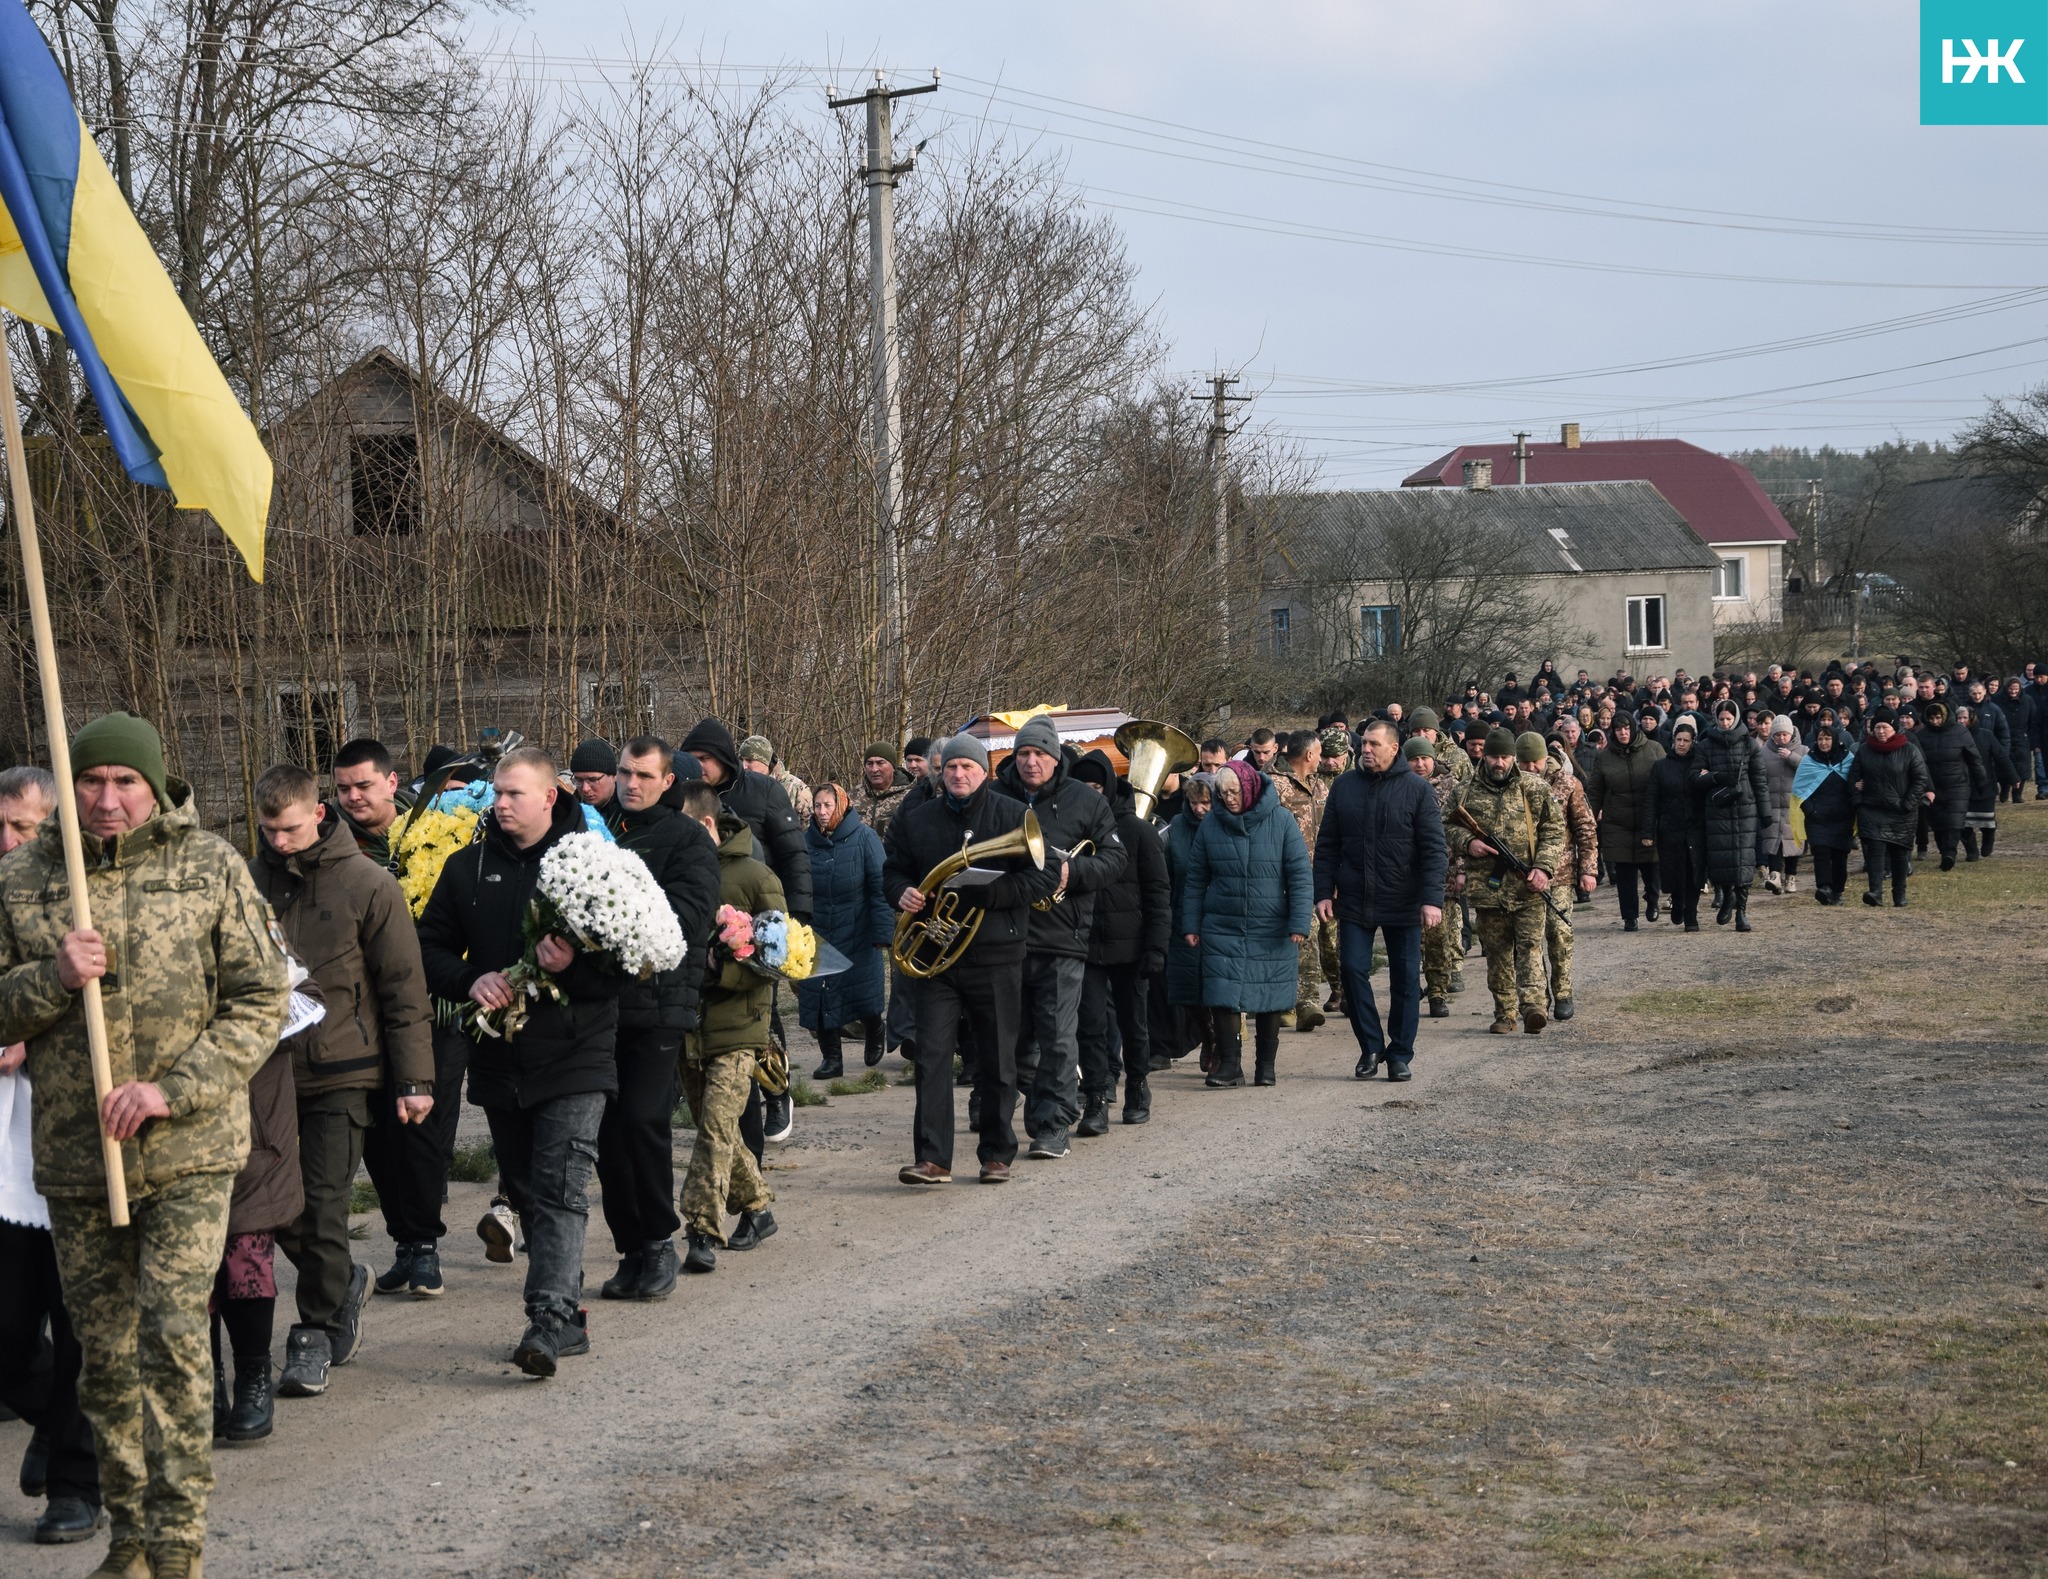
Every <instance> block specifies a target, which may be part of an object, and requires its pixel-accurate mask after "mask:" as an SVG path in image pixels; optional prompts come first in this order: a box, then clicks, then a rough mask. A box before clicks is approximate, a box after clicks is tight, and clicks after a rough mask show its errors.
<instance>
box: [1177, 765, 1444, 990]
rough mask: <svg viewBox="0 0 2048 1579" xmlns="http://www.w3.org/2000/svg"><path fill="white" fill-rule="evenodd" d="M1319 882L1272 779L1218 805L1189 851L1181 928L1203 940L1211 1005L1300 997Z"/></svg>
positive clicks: (1205, 981)
mask: <svg viewBox="0 0 2048 1579" xmlns="http://www.w3.org/2000/svg"><path fill="white" fill-rule="evenodd" d="M1416 782H1417V783H1418V784H1420V783H1421V780H1419V779H1418V780H1416ZM1425 792H1426V787H1425ZM1435 811H1436V807H1435V798H1434V797H1431V806H1430V813H1431V815H1432V816H1434V815H1435ZM1437 889H1438V892H1442V889H1443V874H1442V873H1441V872H1439V873H1438V874H1437ZM1309 892H1310V883H1309V869H1308V847H1307V846H1306V845H1304V844H1303V843H1302V842H1301V829H1300V828H1299V827H1297V826H1296V825H1295V821H1294V817H1293V814H1292V813H1290V812H1289V811H1288V810H1287V808H1286V807H1285V806H1282V805H1281V804H1280V795H1279V792H1278V791H1276V790H1275V789H1274V788H1273V784H1272V781H1271V780H1270V779H1269V780H1267V782H1266V787H1265V789H1264V791H1263V792H1262V793H1261V794H1260V796H1259V798H1258V799H1257V800H1256V801H1254V802H1253V803H1252V807H1251V809H1250V810H1249V811H1246V812H1243V813H1238V812H1234V811H1231V810H1230V809H1229V808H1227V807H1226V806H1224V805H1223V803H1222V802H1221V801H1218V802H1217V803H1216V804H1215V805H1214V806H1213V807H1212V808H1211V810H1210V812H1209V815H1208V816H1206V817H1204V818H1203V819H1202V826H1201V829H1200V831H1199V832H1198V833H1197V834H1196V835H1195V841H1194V848H1193V849H1192V850H1191V851H1189V854H1188V872H1187V886H1186V888H1185V890H1184V892H1183V894H1182V897H1181V930H1182V931H1183V932H1192V933H1193V934H1194V935H1195V936H1197V937H1199V938H1200V939H1201V940H1202V1002H1203V1003H1204V1004H1205V1005H1206V1006H1207V1007H1209V1008H1212V1009H1236V1010H1238V1011H1239V1012H1240V1013H1243V1014H1275V1013H1284V1012H1286V1011H1287V1010H1289V1009H1292V1008H1293V1007H1294V1006H1295V1003H1296V1002H1297V1000H1298V998H1299V977H1300V969H1301V955H1300V953H1299V951H1298V950H1297V949H1296V947H1295V944H1294V941H1293V938H1294V935H1295V934H1299V935H1301V936H1303V937H1306V936H1308V934H1309V931H1310V927H1311V924H1312V923H1313V921H1314V918H1315V911H1314V906H1313V905H1312V904H1311V902H1310V899H1309Z"/></svg>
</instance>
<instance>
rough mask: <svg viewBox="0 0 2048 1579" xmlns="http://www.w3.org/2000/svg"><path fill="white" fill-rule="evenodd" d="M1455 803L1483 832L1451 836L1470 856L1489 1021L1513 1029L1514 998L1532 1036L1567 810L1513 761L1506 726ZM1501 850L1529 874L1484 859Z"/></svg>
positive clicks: (1540, 1019)
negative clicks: (1490, 997)
mask: <svg viewBox="0 0 2048 1579" xmlns="http://www.w3.org/2000/svg"><path fill="white" fill-rule="evenodd" d="M1460 809H1462V810H1464V811H1466V812H1469V813H1470V814H1471V816H1472V818H1473V820H1474V821H1476V822H1477V823H1478V824H1479V826H1480V827H1481V828H1483V829H1485V830H1486V836H1485V838H1483V839H1481V838H1477V837H1474V836H1472V835H1471V834H1470V832H1469V830H1466V829H1463V828H1460V829H1458V830H1457V835H1456V836H1455V837H1454V838H1453V840H1452V841H1451V842H1452V843H1453V844H1456V845H1458V846H1459V848H1460V850H1461V851H1462V853H1463V854H1464V855H1465V856H1466V858H1467V859H1468V860H1469V861H1470V862H1471V863H1472V864H1471V865H1469V866H1467V867H1466V882H1465V893H1466V897H1467V898H1469V899H1470V900H1471V902H1472V912H1473V920H1474V922H1475V924H1476V925H1477V927H1478V930H1479V942H1480V945H1481V946H1482V947H1483V948H1484V949H1485V950H1486V985H1487V987H1488V988H1489V989H1490V990H1491V991H1492V993H1493V1025H1492V1026H1491V1029H1492V1030H1493V1031H1494V1032H1496V1033H1498V1034H1503V1035H1506V1034H1512V1033H1513V1031H1514V1029H1515V1011H1516V1009H1517V1007H1518V1006H1519V1008H1520V1010H1521V1018H1522V1029H1523V1030H1525V1031H1527V1032H1528V1033H1529V1034H1530V1035H1531V1036H1534V1035H1537V1034H1538V1033H1539V1032H1541V1031H1542V1029H1543V1027H1544V1026H1545V1025H1546V1024H1547V1023H1548V1016H1547V1015H1546V1014H1545V1013H1544V994H1545V985H1546V983H1545V976H1546V973H1545V970H1544V958H1543V915H1544V912H1545V911H1546V910H1548V909H1549V905H1548V904H1547V903H1546V902H1545V900H1544V895H1545V894H1546V893H1548V892H1549V890H1550V880H1551V875H1552V874H1553V873H1554V872H1556V870H1557V868H1558V865H1559V863H1560V862H1562V861H1563V859H1564V843H1565V839H1564V814H1563V813H1562V812H1561V811H1559V810H1558V806H1557V802H1556V801H1555V800H1553V799H1552V798H1551V795H1550V787H1549V786H1548V785H1547V784H1545V783H1544V782H1543V781H1542V780H1541V779H1539V778H1537V777H1536V776H1535V775H1534V774H1532V773H1524V772H1522V771H1521V769H1520V768H1519V767H1518V766H1517V764H1516V761H1515V737H1514V735H1513V733H1512V732H1511V731H1509V730H1506V729H1495V730H1493V731H1491V732H1490V733H1489V734H1488V735H1487V737H1486V746H1485V750H1484V751H1483V753H1482V754H1481V756H1480V761H1479V771H1478V772H1477V773H1475V774H1474V775H1473V776H1472V782H1471V783H1469V784H1465V785H1462V786H1460V788H1459V790H1458V795H1457V804H1456V806H1454V807H1453V809H1452V811H1453V815H1454V816H1455V815H1456V812H1457V811H1458V810H1460ZM1500 850H1506V851H1507V852H1508V853H1509V854H1511V855H1513V856H1515V857H1516V858H1518V859H1519V860H1521V861H1523V862H1525V863H1526V864H1527V865H1528V866H1529V868H1530V875H1529V877H1528V878H1527V879H1526V880H1525V879H1524V878H1523V877H1522V876H1521V875H1520V874H1519V873H1517V872H1515V871H1513V870H1512V869H1510V868H1509V867H1508V865H1507V863H1506V862H1504V861H1499V860H1491V861H1489V860H1488V859H1487V857H1489V856H1493V855H1496V854H1497V853H1498V852H1499V851H1500ZM1489 869H1490V870H1489Z"/></svg>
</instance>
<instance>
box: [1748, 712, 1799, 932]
mask: <svg viewBox="0 0 2048 1579" xmlns="http://www.w3.org/2000/svg"><path fill="white" fill-rule="evenodd" d="M1758 760H1760V761H1761V762H1762V763H1763V765H1764V816H1763V857H1764V887H1766V888H1768V889H1770V891H1771V892H1772V893H1774V894H1777V893H1784V894H1792V893H1797V892H1798V891H1799V856H1800V849H1801V846H1800V843H1799V841H1798V840H1797V839H1795V838H1794V837H1793V836H1792V781H1793V780H1794V779H1795V778H1797V777H1798V776H1799V764H1800V763H1802V762H1804V761H1805V760H1806V747H1804V746H1802V745H1801V744H1800V743H1799V726H1798V724H1797V723H1796V722H1794V720H1793V719H1792V717H1791V715H1790V714H1787V713H1780V714H1779V715H1778V716H1777V717H1776V718H1773V719H1772V720H1771V732H1770V736H1769V738H1768V739H1767V740H1765V742H1764V748H1763V750H1762V752H1760V753H1759V756H1758Z"/></svg>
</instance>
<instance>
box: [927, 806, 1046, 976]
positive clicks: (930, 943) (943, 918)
mask: <svg viewBox="0 0 2048 1579" xmlns="http://www.w3.org/2000/svg"><path fill="white" fill-rule="evenodd" d="M1012 855H1025V856H1029V857H1030V858H1031V864H1032V865H1033V866H1035V867H1037V868H1038V869H1039V870H1040V871H1044V870H1045V835H1044V834H1042V833H1040V832H1039V831H1038V818H1037V817H1036V816H1035V815H1034V814H1033V813H1032V812H1031V811H1030V810H1029V809H1028V808H1027V809H1026V810H1025V813H1024V821H1023V822H1022V823H1021V824H1019V825H1018V826H1017V827H1015V828H1012V829H1011V830H1010V831H1009V832H1008V833H1002V834H998V835H996V837H995V838H993V839H984V840H982V841H981V843H979V844H976V843H974V841H973V840H972V839H971V838H970V839H969V840H968V841H967V842H966V843H964V844H962V845H961V846H960V848H959V849H958V850H956V851H955V852H954V853H953V854H951V855H949V856H947V857H946V858H945V859H944V860H943V861H941V862H939V864H938V865H937V866H935V867H933V868H932V869H931V870H930V871H929V872H926V873H925V874H924V881H923V882H921V883H919V884H918V885H917V890H918V892H919V893H921V894H923V895H924V899H925V905H924V909H922V910H920V911H918V912H917V913H916V914H914V915H913V914H912V913H911V912H909V911H907V910H906V911H904V912H903V914H902V915H900V916H898V917H897V918H896V937H895V940H894V941H893V942H891V943H890V945H889V957H890V958H891V959H893V960H895V961H896V968H897V969H898V970H900V971H902V972H903V974H904V975H906V976H909V977H911V978H913V979H914V980H917V981H929V980H930V979H931V978H932V977H934V976H937V975H940V974H942V973H943V972H945V971H949V970H951V969H952V968H953V967H954V966H955V965H957V964H959V963H960V956H961V955H962V954H965V953H966V952H967V945H968V944H970V943H972V942H973V941H974V934H975V933H977V932H979V931H980V930H981V918H982V917H983V916H984V915H986V914H987V913H988V912H987V911H986V910H984V909H983V908H982V907H981V906H980V905H977V904H975V903H973V902H972V901H971V900H970V899H969V898H968V897H967V896H966V895H965V894H963V893H962V892H961V891H960V890H959V889H957V888H948V887H947V886H946V884H947V883H949V882H951V881H952V880H953V879H954V878H955V877H958V876H959V875H960V874H961V873H962V872H964V871H966V870H967V868H968V867H970V866H972V865H973V864H974V863H975V862H976V861H990V860H1001V859H1003V858H1004V857H1006V856H1012Z"/></svg>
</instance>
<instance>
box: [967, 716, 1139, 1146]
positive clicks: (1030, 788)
mask: <svg viewBox="0 0 2048 1579" xmlns="http://www.w3.org/2000/svg"><path fill="white" fill-rule="evenodd" d="M1076 760H1078V759H1077V758H1075V757H1074V755H1073V752H1072V751H1071V750H1070V749H1069V748H1067V747H1065V746H1062V745H1061V744H1060V737H1059V731H1058V730H1056V729H1055V728H1054V727H1053V724H1052V720H1051V719H1050V718H1048V717H1046V715H1045V714H1043V713H1041V714H1039V715H1038V716H1037V717H1036V718H1033V719H1030V720H1029V721H1027V722H1026V723H1025V725H1024V727H1023V728H1022V729H1020V730H1018V731H1017V744H1016V749H1015V750H1013V751H1012V752H1011V753H1010V758H1009V760H1008V761H1007V762H1005V763H1004V764H1003V765H1002V768H1001V769H1000V770H999V771H998V772H997V774H996V787H997V788H998V789H999V790H1001V791H1002V792H1003V793H1005V794H1007V795H1009V796H1010V797H1011V798H1012V799H1013V800H1017V801H1021V802H1022V803H1023V804H1024V805H1026V806H1029V807H1030V808H1031V810H1032V811H1033V812H1034V813H1035V814H1036V815H1037V817H1038V826H1039V829H1040V831H1041V832H1043V833H1044V835H1045V843H1046V849H1047V860H1048V862H1049V861H1050V860H1051V852H1052V851H1053V850H1059V851H1061V852H1062V853H1063V854H1065V858H1066V860H1067V863H1068V864H1067V874H1066V875H1065V876H1064V877H1063V878H1062V879H1061V882H1060V885H1059V887H1058V889H1057V890H1056V891H1055V892H1054V894H1053V902H1052V904H1051V905H1050V906H1049V907H1048V908H1046V909H1044V910H1040V911H1035V912H1034V913H1033V914H1032V917H1031V943H1030V947H1029V948H1028V949H1027V950H1026V952H1025V956H1024V1010H1023V1023H1022V1024H1021V1025H1020V1026H1019V1028H1018V1030H1019V1035H1018V1040H1017V1084H1018V1086H1019V1088H1020V1089H1021V1090H1022V1091H1023V1094H1024V1128H1025V1131H1026V1132H1027V1133H1028V1134H1029V1135H1030V1136H1031V1155H1032V1156H1033V1157H1036V1158H1039V1159H1041V1160H1052V1159H1056V1158H1060V1157H1064V1156H1065V1155H1066V1154H1067V1137H1068V1133H1069V1132H1070V1131H1071V1130H1072V1128H1073V1126H1074V1123H1075V1121H1076V1120H1077V1119H1079V1118H1080V1117H1081V1112H1082V1110H1081V1084H1080V1073H1081V1039H1080V1032H1081V984H1082V980H1083V978H1084V977H1085V976H1086V975H1087V968H1088V944H1089V942H1090V940H1091V938H1092V937H1093V935H1094V930H1095V895H1096V894H1097V892H1099V891H1100V890H1102V889H1104V888H1107V887H1108V886H1109V885H1110V884H1111V883H1113V882H1115V881H1116V880H1117V878H1119V877H1121V876H1122V875H1123V870H1124V865H1125V856H1124V847H1123V841H1122V840H1121V839H1119V838H1118V837H1117V832H1116V817H1115V815H1114V814H1113V813H1112V812H1111V811H1110V809H1109V803H1108V802H1107V801H1105V800H1104V799H1103V798H1102V797H1101V796H1100V795H1098V794H1096V793H1095V792H1094V791H1093V790H1091V789H1090V788H1089V787H1088V786H1087V785H1085V784H1083V783H1081V782H1080V781H1079V780H1078V779H1075V778H1073V777H1072V776H1071V770H1072V764H1073V763H1074V762H1075V761H1076ZM1083 841H1086V842H1087V843H1088V844H1089V845H1090V846H1092V848H1091V849H1090V851H1089V852H1088V853H1087V854H1085V855H1072V854H1066V852H1071V851H1075V850H1079V849H1080V848H1081V845H1082V843H1083ZM983 1051H986V1049H983Z"/></svg>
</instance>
